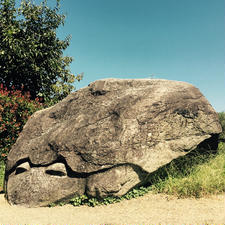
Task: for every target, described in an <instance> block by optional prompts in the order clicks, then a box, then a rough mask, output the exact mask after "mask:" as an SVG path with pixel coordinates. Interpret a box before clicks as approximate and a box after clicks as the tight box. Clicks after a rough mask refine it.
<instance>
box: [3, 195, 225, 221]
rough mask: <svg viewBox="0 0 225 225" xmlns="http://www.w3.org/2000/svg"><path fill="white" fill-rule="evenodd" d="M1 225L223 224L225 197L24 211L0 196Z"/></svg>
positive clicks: (150, 197)
mask: <svg viewBox="0 0 225 225" xmlns="http://www.w3.org/2000/svg"><path fill="white" fill-rule="evenodd" d="M0 224H1V225H16V224H20V225H23V224H27V225H53V224H54V225H64V224H65V225H66V224H67V225H79V224H82V225H84V224H85V225H87V224H92V225H93V224H102V225H103V224H107V225H109V224H110V225H118V224H129V225H131V224H137V225H140V224H141V225H142V224H143V225H147V224H167V225H168V224H171V225H172V224H173V225H176V224H179V225H181V224H182V225H184V224H193V225H194V224H199V225H200V224H218V225H221V224H225V195H217V196H211V197H208V198H201V199H192V198H188V199H178V198H176V197H171V196H167V195H164V194H157V195H156V194H152V193H148V194H146V195H145V196H143V197H140V198H137V199H132V200H129V201H122V202H120V203H116V204H112V205H108V206H97V207H94V208H91V207H88V206H80V207H73V206H71V205H65V206H61V207H60V206H59V207H53V208H48V207H42V208H24V207H21V206H11V205H9V204H8V203H7V202H6V200H5V199H4V196H3V194H1V195H0Z"/></svg>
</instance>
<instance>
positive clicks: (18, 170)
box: [16, 162, 30, 175]
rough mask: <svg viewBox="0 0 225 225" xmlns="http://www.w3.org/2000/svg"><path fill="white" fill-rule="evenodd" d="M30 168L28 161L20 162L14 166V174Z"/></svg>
mask: <svg viewBox="0 0 225 225" xmlns="http://www.w3.org/2000/svg"><path fill="white" fill-rule="evenodd" d="M29 169H30V164H29V163H28V162H25V163H22V164H21V165H19V166H18V167H17V168H16V175H18V174H20V173H24V172H26V171H27V170H29Z"/></svg>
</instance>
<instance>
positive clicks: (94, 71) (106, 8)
mask: <svg viewBox="0 0 225 225" xmlns="http://www.w3.org/2000/svg"><path fill="white" fill-rule="evenodd" d="M51 2H52V0H51ZM61 9H62V12H64V13H65V14H67V18H66V20H65V25H64V27H61V28H60V29H59V30H58V35H59V37H60V38H64V37H65V36H66V35H69V34H70V35H72V39H71V44H70V46H69V48H68V49H67V50H66V51H65V55H68V56H72V57H73V58H74V62H73V63H72V64H71V71H72V73H74V74H76V73H81V72H84V78H83V80H82V81H81V82H80V83H76V84H75V86H76V88H77V89H79V88H81V87H84V86H87V85H88V84H89V83H90V82H92V81H95V80H97V79H103V78H109V77H115V78H147V77H151V76H152V74H153V75H154V78H162V79H169V80H179V81H186V82H189V83H191V84H193V85H195V86H196V87H198V88H199V89H200V91H201V92H202V93H203V94H204V95H205V96H206V98H207V99H208V100H209V102H210V103H211V104H212V106H213V107H214V108H215V109H216V111H219V112H220V111H225V0H61Z"/></svg>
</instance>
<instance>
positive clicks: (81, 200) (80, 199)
mask: <svg viewBox="0 0 225 225" xmlns="http://www.w3.org/2000/svg"><path fill="white" fill-rule="evenodd" d="M150 190H151V187H139V188H135V189H132V190H131V191H129V192H128V193H127V194H125V195H123V196H121V197H113V196H109V197H106V198H102V199H99V198H93V197H88V196H86V195H81V196H75V197H73V198H71V199H70V200H69V202H68V201H66V202H63V201H59V202H57V203H51V204H50V205H49V206H50V207H54V206H56V205H60V206H63V205H65V204H67V203H69V204H71V205H73V206H80V205H88V206H90V207H95V206H98V205H109V204H113V203H117V202H120V201H122V200H129V199H132V198H137V197H140V196H143V195H144V194H146V193H148V192H149V191H150Z"/></svg>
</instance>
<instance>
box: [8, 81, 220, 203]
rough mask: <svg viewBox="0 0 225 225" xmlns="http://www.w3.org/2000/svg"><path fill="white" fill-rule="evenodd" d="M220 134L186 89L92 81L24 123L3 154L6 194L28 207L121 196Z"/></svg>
mask: <svg viewBox="0 0 225 225" xmlns="http://www.w3.org/2000/svg"><path fill="white" fill-rule="evenodd" d="M220 132H221V126H220V124H219V122H218V116H217V113H216V112H215V111H214V109H213V108H212V106H211V105H210V104H209V102H208V101H207V100H206V98H205V97H204V96H203V95H202V94H201V93H200V91H199V90H198V89H197V88H195V87H194V86H192V85H190V84H188V83H184V82H178V81H168V80H158V79H137V80H133V79H130V80H121V79H106V80H99V81H96V82H93V83H91V84H90V85H89V86H88V87H86V88H83V89H80V90H79V91H77V92H75V93H72V94H70V95H69V96H68V97H67V98H65V99H64V100H63V101H61V102H60V103H58V104H56V105H55V106H53V107H51V108H48V109H45V110H41V111H38V112H36V113H35V114H34V115H33V116H32V117H31V118H30V119H29V120H28V122H27V124H26V125H25V127H24V129H23V131H22V133H21V134H20V136H19V138H18V140H17V142H16V143H15V145H14V146H13V147H12V150H11V151H10V153H9V156H8V161H7V167H6V180H5V189H6V196H7V199H8V201H9V202H10V203H12V204H21V205H25V206H29V207H33V206H44V205H47V204H49V203H51V202H55V201H57V200H60V199H66V198H69V197H70V196H72V195H75V194H77V195H80V194H84V193H85V194H87V195H90V196H97V197H105V196H109V195H113V196H121V195H123V194H125V193H126V192H127V191H129V190H130V189H131V188H132V187H134V186H136V185H139V184H141V183H143V182H145V179H146V176H147V175H148V174H149V173H151V172H153V171H155V170H157V169H158V168H159V167H161V166H163V165H165V164H167V163H169V162H170V161H171V160H173V159H175V158H177V157H179V156H183V155H185V154H187V153H188V152H189V151H191V150H193V149H195V148H196V147H197V146H198V145H199V144H200V143H203V142H204V140H206V139H207V140H208V143H210V138H213V139H216V138H215V137H216V136H217V135H218V134H219V133H220Z"/></svg>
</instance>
